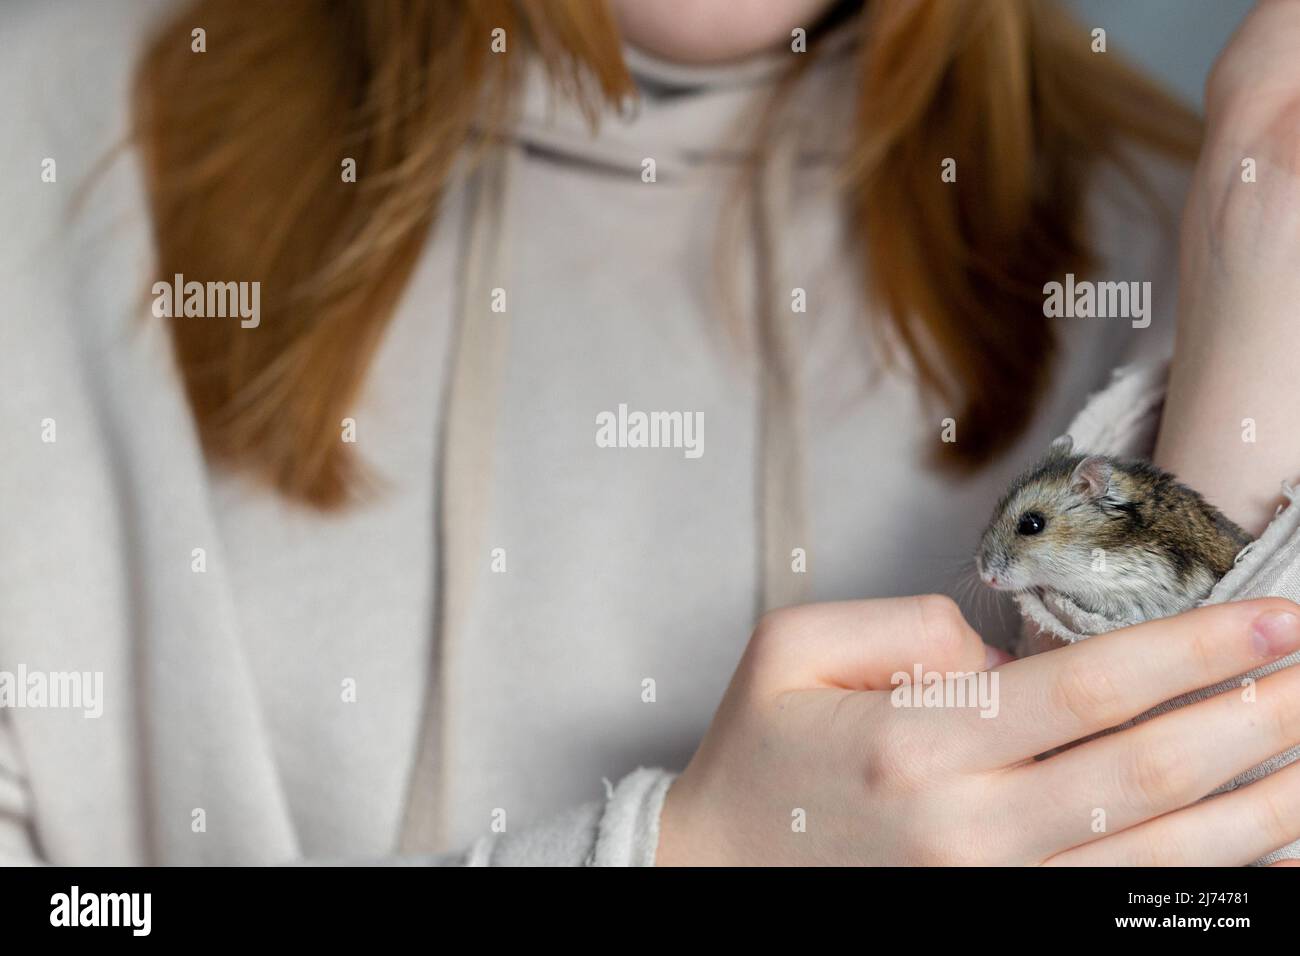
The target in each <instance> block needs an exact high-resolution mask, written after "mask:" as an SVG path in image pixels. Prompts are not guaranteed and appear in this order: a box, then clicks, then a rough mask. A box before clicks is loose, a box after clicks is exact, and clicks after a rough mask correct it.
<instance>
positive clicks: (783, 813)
mask: <svg viewBox="0 0 1300 956" xmlns="http://www.w3.org/2000/svg"><path fill="white" fill-rule="evenodd" d="M1298 613H1300V608H1297V607H1296V606H1295V605H1294V604H1292V603H1290V602H1289V601H1284V600H1281V599H1267V600H1260V601H1248V602H1241V603H1237V604H1226V605H1218V606H1214V607H1207V608H1201V609H1198V610H1195V611H1191V612H1189V613H1187V614H1182V615H1179V616H1178V617H1174V618H1167V619H1165V620H1161V621H1153V622H1150V623H1147V624H1141V625H1138V626H1137V627H1132V628H1126V629H1124V630H1121V631H1115V632H1112V633H1110V634H1106V635H1102V636H1099V637H1094V638H1090V639H1089V640H1087V641H1083V642H1081V643H1079V644H1076V645H1072V646H1070V647H1066V648H1062V649H1059V650H1055V651H1051V652H1049V653H1046V654H1041V655H1038V656H1035V657H1031V658H1027V659H1025V660H1018V661H1013V662H1010V663H1005V664H1001V665H998V666H996V667H995V670H994V671H993V672H992V673H990V674H988V675H986V676H985V680H989V681H990V684H989V685H987V686H988V689H989V690H991V691H993V690H995V691H996V693H995V694H994V695H993V696H992V697H991V698H990V699H989V700H988V701H985V703H986V704H991V706H987V707H985V708H984V710H985V712H993V713H995V716H991V717H987V718H986V717H981V709H980V708H978V707H976V706H966V707H947V708H944V707H919V708H905V707H899V706H894V704H893V703H892V702H891V693H890V691H891V676H892V675H894V674H895V673H896V672H904V673H906V674H908V675H909V677H910V676H911V675H912V674H913V668H914V666H915V665H918V664H919V665H920V666H921V668H922V670H923V671H924V672H927V673H928V672H936V671H937V672H958V671H961V672H972V671H981V670H984V669H985V667H986V660H987V658H986V653H987V651H986V648H985V646H984V644H983V643H982V641H981V640H980V638H979V636H978V635H977V634H976V633H975V632H974V631H973V630H972V629H971V628H970V627H969V625H967V623H966V621H965V620H964V619H963V617H962V615H961V612H960V611H959V610H958V608H957V606H956V604H954V603H953V602H952V601H950V600H949V599H947V598H944V597H939V596H926V597H914V598H894V599H887V600H876V601H849V602H843V603H835V604H815V605H808V606H805V607H797V608H789V609H785V610H781V611H776V612H774V613H772V614H770V615H768V616H767V617H765V618H764V619H763V621H762V623H761V624H760V625H759V627H758V629H757V630H756V631H755V632H754V635H753V637H752V639H751V640H750V643H749V647H748V648H747V649H746V651H745V654H744V657H743V658H742V660H741V662H740V665H739V667H738V668H737V670H736V673H735V676H734V677H733V679H732V682H731V686H730V687H729V689H728V690H727V693H726V695H725V697H724V698H723V701H722V704H721V706H720V707H719V709H718V713H717V715H716V716H715V717H714V720H713V724H712V726H711V727H710V728H709V731H708V734H707V735H706V736H705V738H704V741H703V743H702V744H701V745H700V748H699V750H698V752H697V753H696V754H695V757H694V758H693V759H692V760H691V762H690V765H689V766H688V767H687V768H686V770H685V772H683V774H682V775H681V777H679V778H678V779H677V781H676V782H675V783H674V784H673V786H672V788H671V789H670V790H669V792H668V797H667V800H666V801H665V804H664V809H663V815H662V817H661V826H660V842H659V851H658V859H657V862H658V863H659V865H674V864H721V865H731V864H830V865H835V864H884V865H890V864H892V865H912V864H930V865H933V864H972V865H974V864H979V865H985V864H1040V863H1051V864H1092V865H1114V864H1203V865H1233V864H1246V863H1249V862H1251V861H1252V860H1255V859H1257V858H1259V857H1261V856H1263V855H1264V854H1266V853H1268V852H1270V851H1272V850H1274V849H1276V848H1278V847H1280V846H1284V845H1286V844H1287V843H1289V842H1291V841H1292V840H1294V839H1297V838H1300V763H1297V764H1293V765H1292V766H1290V767H1288V768H1286V769H1284V770H1282V771H1280V772H1278V773H1275V774H1273V775H1272V776H1269V777H1267V778H1266V779H1264V780H1262V781H1260V782H1258V783H1255V784H1252V785H1251V786H1249V787H1245V788H1242V789H1239V790H1236V791H1233V792H1232V793H1229V794H1226V795H1223V796H1220V797H1216V798H1215V799H1213V800H1207V801H1204V802H1198V801H1199V800H1200V799H1201V798H1202V797H1204V796H1205V795H1206V794H1208V793H1209V792H1210V791H1212V790H1214V789H1215V788H1216V787H1218V786H1219V785H1220V784H1222V783H1224V782H1225V781H1227V780H1229V779H1231V778H1232V777H1233V776H1235V775H1237V774H1238V773H1241V772H1242V771H1244V770H1246V769H1248V768H1250V767H1252V766H1254V765H1256V764H1258V763H1260V762H1261V761H1263V760H1265V759H1267V758H1268V757H1270V756H1272V755H1274V754H1276V753H1280V752H1281V751H1284V750H1286V749H1287V748H1289V747H1292V746H1294V745H1296V744H1298V743H1300V668H1290V669H1287V670H1283V671H1280V672H1278V673H1276V674H1273V675H1271V676H1269V677H1266V678H1264V679H1262V680H1260V681H1259V682H1258V684H1256V685H1255V688H1254V699H1253V701H1250V702H1248V701H1247V700H1244V699H1243V696H1244V695H1241V694H1237V693H1233V692H1229V693H1226V694H1222V695H1219V696H1217V697H1214V698H1212V699H1210V700H1206V701H1202V702H1199V703H1197V704H1194V705H1192V706H1189V707H1184V708H1181V709H1179V710H1176V711H1173V712H1171V713H1168V714H1164V715H1162V716H1160V717H1157V718H1154V719H1152V720H1149V721H1146V722H1144V723H1142V724H1139V725H1137V726H1135V727H1132V728H1129V729H1127V730H1124V731H1122V732H1120V733H1115V734H1109V735H1106V736H1103V737H1099V738H1097V739H1095V740H1090V741H1088V742H1086V743H1081V744H1079V745H1078V746H1075V747H1073V748H1071V749H1069V750H1067V751H1064V752H1062V753H1058V754H1056V755H1055V756H1052V757H1050V758H1048V759H1046V760H1041V761H1035V760H1033V758H1034V756H1035V755H1037V754H1041V753H1044V752H1045V751H1049V750H1052V749H1053V748H1056V747H1060V746H1062V745H1065V744H1068V743H1071V742H1074V741H1079V740H1081V739H1083V738H1087V737H1089V736H1091V735H1093V734H1096V733H1097V732H1099V731H1102V730H1105V729H1107V728H1110V727H1114V726H1116V725H1118V724H1121V723H1123V722H1124V721H1126V720H1127V719H1129V718H1131V717H1134V716H1137V715H1139V714H1141V713H1143V712H1144V711H1146V710H1148V709H1149V708H1151V707H1153V706H1154V705H1156V704H1158V703H1160V702H1162V701H1165V700H1168V699H1169V698H1171V697H1176V696H1178V695H1179V694H1182V693H1185V692H1187V691H1191V690H1195V689H1197V688H1201V687H1205V686H1207V685H1210V684H1214V683H1216V682H1218V681H1222V680H1225V679H1228V678H1231V677H1232V676H1234V675H1237V674H1242V673H1244V672H1246V671H1248V670H1251V669H1253V668H1255V667H1258V666H1260V665H1261V664H1262V663H1264V662H1265V661H1268V660H1272V659H1275V658H1277V657H1280V656H1283V655H1285V654H1287V653H1289V652H1291V651H1293V650H1295V649H1296V648H1297V647H1300V616H1298ZM992 663H996V661H992ZM995 675H996V677H997V684H996V685H993V684H992V683H991V679H992V677H993V676H995ZM949 684H951V682H949ZM953 686H954V687H955V685H953ZM801 820H802V821H803V822H804V825H803V826H802V827H801V826H800V821H801Z"/></svg>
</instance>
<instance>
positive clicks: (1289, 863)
mask: <svg viewBox="0 0 1300 956" xmlns="http://www.w3.org/2000/svg"><path fill="white" fill-rule="evenodd" d="M1275 866H1300V860H1278V861H1277V862H1276V863H1270V864H1269V868H1270V869H1271V868H1272V867H1275Z"/></svg>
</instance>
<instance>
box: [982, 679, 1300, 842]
mask: <svg viewBox="0 0 1300 956" xmlns="http://www.w3.org/2000/svg"><path fill="white" fill-rule="evenodd" d="M1298 745H1300V667H1289V668H1286V669H1285V670H1283V671H1281V672H1279V673H1276V674H1273V675H1271V676H1269V677H1266V678H1264V679H1262V680H1260V681H1259V683H1258V684H1256V685H1254V687H1253V690H1252V693H1251V694H1250V695H1246V694H1241V693H1237V692H1234V691H1227V692H1225V693H1222V694H1219V695H1217V696H1215V697H1212V698H1210V699H1208V700H1203V701H1200V702H1199V703H1196V704H1192V705H1190V706H1187V707H1182V708H1179V709H1178V710H1175V711H1172V712H1170V713H1167V714H1163V715H1161V716H1159V717H1156V718H1154V719H1153V720H1149V721H1146V722H1144V723H1141V724H1139V725H1137V726H1136V727H1130V728H1128V729H1127V730H1124V731H1122V732H1120V733H1117V734H1110V735H1108V736H1105V737H1100V738H1098V739H1095V740H1092V741H1089V742H1088V743H1085V744H1082V745H1080V746H1078V747H1075V748H1073V749H1071V750H1069V751H1066V752H1065V753H1062V754H1058V755H1056V756H1054V757H1052V758H1051V759H1049V760H1045V761H1040V762H1037V763H1033V764H1028V765H1025V766H1021V767H1018V768H1015V769H1013V770H1010V771H1008V773H1007V774H1006V775H1004V777H1003V778H1002V779H1003V781H1004V782H1005V783H1007V784H1008V785H1010V786H1011V788H1012V791H1011V792H1012V794H1013V795H1012V796H1009V797H1008V799H1007V804H1008V805H1009V809H1011V810H1012V812H1015V813H1016V814H1017V817H1018V819H1021V820H1023V821H1025V823H1026V825H1025V826H1024V828H1023V830H1022V832H1023V833H1024V834H1025V835H1026V838H1027V839H1028V840H1032V841H1034V843H1036V844H1037V845H1030V846H1028V847H1027V850H1028V852H1029V855H1030V856H1032V857H1038V856H1041V855H1043V854H1047V853H1051V852H1054V851H1055V850H1056V849H1057V848H1059V847H1060V846H1061V844H1060V842H1058V841H1059V839H1060V835H1061V834H1067V835H1071V834H1073V835H1074V836H1077V838H1078V842H1083V841H1086V840H1091V839H1100V838H1101V837H1103V836H1104V835H1105V834H1104V833H1099V832H1096V829H1095V826H1096V822H1097V820H1098V819H1099V818H1100V819H1104V820H1105V823H1106V830H1107V831H1109V832H1111V833H1115V832H1118V831H1120V830H1125V829H1127V828H1129V827H1131V826H1134V825H1136V824H1139V823H1141V822H1143V821H1145V820H1150V819H1152V818H1153V817H1158V816H1161V815H1163V814H1166V813H1169V812H1171V811H1174V810H1177V809H1179V808H1181V807H1185V806H1187V805H1188V804H1190V803H1193V802H1195V801H1197V800H1200V799H1201V798H1202V797H1204V796H1205V795H1206V794H1207V793H1210V792H1212V791H1213V790H1215V789H1216V788H1217V787H1219V786H1221V785H1222V784H1223V783H1225V782H1226V781H1228V780H1231V779H1232V778H1233V777H1236V776H1237V775H1238V774H1241V773H1244V772H1245V771H1247V770H1249V769H1250V768H1251V767H1254V766H1256V765H1258V764H1260V763H1263V762H1264V761H1265V760H1267V759H1269V758H1270V757H1272V756H1274V755H1275V754H1279V753H1283V752H1285V751H1288V750H1290V749H1291V748H1292V747H1295V746H1298ZM1043 793H1053V794H1060V795H1061V796H1060V797H1059V798H1058V799H1053V800H1043V799H1042V798H1041V794H1043ZM1031 834H1032V836H1030V835H1031Z"/></svg>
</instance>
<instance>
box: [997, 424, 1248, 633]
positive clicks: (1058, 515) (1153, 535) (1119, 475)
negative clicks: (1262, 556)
mask: <svg viewBox="0 0 1300 956" xmlns="http://www.w3.org/2000/svg"><path fill="white" fill-rule="evenodd" d="M1251 540H1252V539H1251V536H1250V535H1248V534H1246V532H1244V531H1243V530H1242V529H1241V528H1239V527H1237V525H1235V524H1233V523H1232V522H1231V521H1230V520H1228V518H1226V517H1225V516H1224V515H1223V514H1222V513H1220V512H1219V511H1218V509H1216V508H1214V507H1213V506H1212V505H1211V504H1210V503H1209V502H1207V501H1206V500H1205V499H1204V498H1202V497H1201V496H1200V495H1199V494H1198V493H1197V492H1195V491H1193V490H1192V489H1191V488H1188V487H1187V486H1186V485H1183V484H1180V483H1179V482H1178V481H1177V479H1175V478H1174V476H1173V475H1170V474H1169V473H1167V472H1165V471H1162V470H1161V469H1159V468H1157V467H1156V466H1155V465H1152V464H1151V463H1149V462H1145V461H1136V460H1127V459H1117V458H1109V457H1106V456H1103V455H1085V454H1078V453H1075V452H1073V441H1072V439H1071V438H1070V436H1068V435H1066V436H1063V437H1061V438H1058V439H1057V440H1056V441H1055V442H1053V443H1052V446H1051V449H1050V450H1049V451H1048V453H1047V455H1046V457H1044V458H1043V459H1042V460H1041V461H1039V462H1038V463H1037V464H1036V465H1034V466H1033V467H1032V468H1030V469H1029V470H1028V471H1027V472H1025V473H1024V474H1023V475H1021V476H1020V477H1019V478H1017V479H1016V480H1015V481H1014V482H1013V483H1012V485H1011V487H1010V489H1009V490H1008V491H1007V493H1006V494H1005V495H1004V496H1003V497H1002V500H1001V501H999V502H998V505H997V507H996V509H994V512H993V519H992V520H991V521H990V522H989V525H988V528H986V529H985V531H984V534H983V536H982V538H981V540H980V544H979V550H978V552H977V553H976V556H975V566H976V569H977V570H978V572H979V576H980V579H981V580H982V581H983V582H984V583H985V584H986V585H988V586H989V587H991V588H994V589H995V590H999V591H1011V592H1017V591H1033V592H1034V594H1035V595H1036V596H1037V597H1038V598H1039V599H1046V600H1049V601H1050V600H1059V599H1061V598H1064V599H1066V600H1067V601H1068V602H1070V603H1073V604H1074V605H1076V606H1077V607H1079V608H1082V609H1083V610H1085V611H1088V612H1091V613H1093V614H1097V615H1100V616H1102V617H1104V618H1106V619H1108V620H1111V621H1114V622H1116V625H1117V626H1118V625H1120V624H1128V623H1137V622H1140V621H1147V620H1151V619H1153V618H1159V617H1166V616H1168V615H1170V614H1177V613H1179V612H1181V611H1186V610H1189V609H1191V608H1193V607H1195V606H1196V605H1197V604H1198V603H1200V602H1201V601H1202V600H1203V599H1204V598H1205V597H1206V596H1207V595H1208V594H1209V593H1210V591H1211V590H1212V589H1213V587H1214V585H1215V584H1216V583H1218V581H1219V579H1220V578H1222V577H1223V575H1224V574H1226V573H1227V572H1228V570H1229V569H1230V568H1231V567H1232V565H1233V562H1234V561H1235V559H1236V557H1237V554H1238V553H1239V552H1240V551H1241V549H1242V548H1244V547H1245V546H1246V545H1247V544H1249V543H1250V542H1251Z"/></svg>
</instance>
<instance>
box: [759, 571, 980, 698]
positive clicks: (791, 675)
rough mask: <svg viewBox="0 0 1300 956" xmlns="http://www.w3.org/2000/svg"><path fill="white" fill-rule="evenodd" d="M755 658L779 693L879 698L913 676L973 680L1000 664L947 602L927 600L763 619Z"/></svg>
mask: <svg viewBox="0 0 1300 956" xmlns="http://www.w3.org/2000/svg"><path fill="white" fill-rule="evenodd" d="M749 653H750V654H751V655H752V656H753V664H754V667H755V671H756V673H757V674H758V675H759V678H758V679H759V680H760V682H762V683H766V684H767V685H768V686H769V687H774V688H776V689H780V690H791V689H810V688H815V687H837V688H842V689H848V690H881V689H887V688H889V687H891V686H892V685H891V679H892V678H894V677H895V675H897V674H899V673H903V674H906V675H907V676H908V677H909V678H910V677H911V676H912V674H913V672H914V670H915V668H918V667H919V668H921V669H922V670H924V671H937V672H943V673H947V672H974V671H980V670H983V669H985V667H986V666H990V665H992V664H996V663H997V659H996V658H995V657H994V656H993V655H992V654H991V653H990V651H989V649H988V648H987V647H986V646H985V644H984V642H983V641H982V640H981V639H980V636H979V635H978V634H976V633H975V631H974V629H972V628H971V626H970V625H969V624H968V623H966V619H965V618H964V617H962V613H961V610H960V609H959V608H958V607H957V604H956V603H955V602H954V601H953V600H952V599H951V598H948V597H944V596H942V595H938V594H927V595H921V596H916V597H900V598H881V599H877V600H871V601H836V602H831V603H826V604H808V605H804V606H801V607H792V608H783V609H781V610H779V611H774V612H772V613H770V614H768V615H766V616H764V618H763V621H762V622H761V623H760V624H759V627H758V629H757V630H756V631H755V632H754V638H753V640H752V641H751V642H750V648H749Z"/></svg>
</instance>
